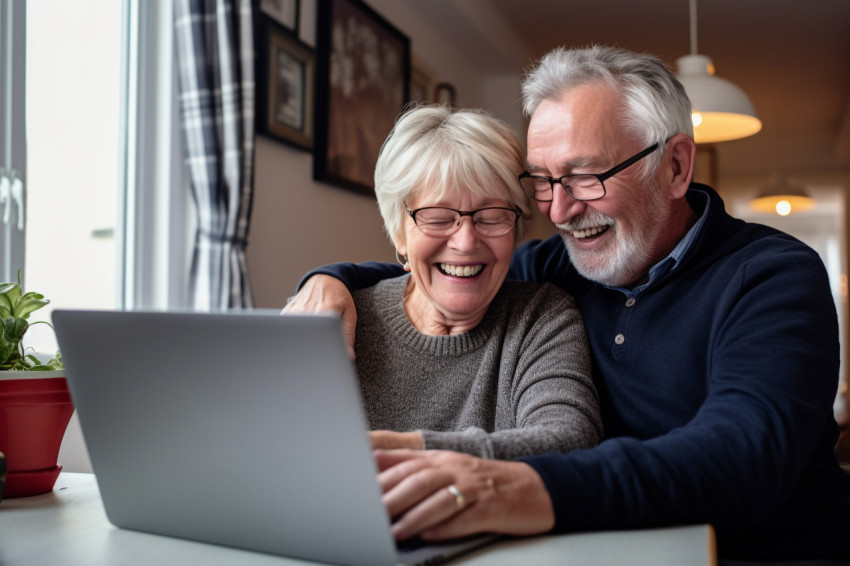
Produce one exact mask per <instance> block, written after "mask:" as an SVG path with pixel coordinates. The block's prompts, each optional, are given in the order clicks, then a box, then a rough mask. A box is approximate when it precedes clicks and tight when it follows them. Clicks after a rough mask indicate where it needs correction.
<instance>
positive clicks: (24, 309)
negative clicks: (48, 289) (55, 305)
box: [12, 293, 50, 318]
mask: <svg viewBox="0 0 850 566" xmlns="http://www.w3.org/2000/svg"><path fill="white" fill-rule="evenodd" d="M47 304H50V301H49V300H47V299H45V298H44V295H42V294H41V293H27V294H26V295H24V296H23V297H21V299H20V301H18V303H17V304H16V305H15V306H14V308H13V309H12V314H14V315H15V316H18V317H21V318H29V315H30V313H31V312H33V311H36V310H38V309H40V308H41V307H43V306H45V305H47Z"/></svg>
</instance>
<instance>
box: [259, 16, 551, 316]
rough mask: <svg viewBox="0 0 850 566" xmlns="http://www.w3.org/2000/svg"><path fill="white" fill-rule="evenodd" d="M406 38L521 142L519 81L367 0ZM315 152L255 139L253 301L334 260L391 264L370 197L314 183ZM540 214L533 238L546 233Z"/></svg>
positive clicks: (305, 30) (304, 36)
mask: <svg viewBox="0 0 850 566" xmlns="http://www.w3.org/2000/svg"><path fill="white" fill-rule="evenodd" d="M366 1H367V3H368V4H369V5H371V6H372V7H373V8H374V9H375V10H376V11H377V12H378V13H380V14H381V15H382V16H383V17H384V18H386V19H387V20H389V21H390V22H391V23H392V24H393V25H395V26H396V27H398V28H399V29H400V30H401V31H402V32H403V33H405V34H406V35H407V36H408V37H409V38H410V40H411V52H412V54H413V55H414V56H415V57H416V58H418V59H419V60H421V61H422V62H424V63H425V64H426V65H427V66H428V67H430V68H431V69H432V70H433V71H434V72H435V73H436V74H437V77H438V79H439V80H441V81H446V82H449V83H451V84H453V85H454V86H455V88H456V90H457V95H458V99H459V100H458V102H459V104H460V105H461V106H466V107H479V108H485V109H487V110H489V111H490V112H492V113H493V114H495V115H496V116H498V117H499V118H501V119H503V120H505V121H507V122H508V123H509V124H511V125H512V126H513V127H514V128H515V129H516V130H517V132H518V134H519V135H520V138H521V139H523V140H524V135H525V134H524V132H525V120H524V119H523V117H522V113H521V109H520V106H519V102H518V100H519V82H520V78H521V70H522V69H521V66H520V65H518V67H517V73H516V75H510V76H505V75H498V76H489V75H486V74H484V73H483V72H482V71H480V70H479V66H478V65H476V62H475V60H474V59H472V58H471V57H470V58H467V57H466V56H465V54H464V53H463V50H458V49H455V48H453V47H452V45H451V44H450V43H449V42H447V41H446V40H445V39H444V38H443V37H442V36H441V34H440V30H439V29H435V28H434V27H433V26H430V25H429V24H428V23H427V22H424V21H423V20H422V19H421V18H420V17H419V16H418V14H417V13H415V12H414V11H412V9H411V7H410V6H409V5H408V4H406V3H401V2H395V1H393V0H366ZM315 13H316V4H315V0H302V2H301V22H300V26H299V27H300V36H301V40H302V41H304V42H305V43H307V44H308V45H311V46H315ZM312 168H313V154H312V153H311V152H308V151H302V150H299V149H296V148H293V147H291V146H288V145H285V144H283V143H280V142H277V141H275V140H272V139H269V138H266V137H263V136H258V137H257V144H256V161H255V168H254V175H255V197H254V207H253V213H252V221H251V231H250V235H249V243H248V250H247V261H248V269H249V273H250V277H251V284H252V290H253V293H254V302H255V305H256V306H257V307H262V308H278V307H281V306H282V305H283V304H284V303H285V302H286V297H287V296H289V295H291V294H292V293H293V292H294V290H295V286H296V285H297V283H298V281H299V280H300V278H301V276H302V275H303V274H304V273H305V272H307V271H308V270H309V269H311V268H313V267H316V266H318V265H322V264H325V263H330V262H338V261H365V260H380V261H395V259H394V254H393V249H392V247H391V246H390V243H389V240H388V239H387V237H386V236H385V234H384V232H383V224H382V221H381V218H380V215H379V213H378V209H377V205H376V203H375V199H374V198H373V197H370V196H366V195H362V194H358V193H355V192H352V191H348V190H345V189H341V188H338V187H335V186H333V185H329V184H326V183H321V182H316V181H313V179H312V171H313V169H312ZM547 222H548V221H546V220H543V219H541V218H540V217H539V216H538V217H537V219H536V222H535V227H536V228H535V230H534V231H533V232H532V235H535V236H542V235H546V234H547V233H548V230H549V227H548V225H547Z"/></svg>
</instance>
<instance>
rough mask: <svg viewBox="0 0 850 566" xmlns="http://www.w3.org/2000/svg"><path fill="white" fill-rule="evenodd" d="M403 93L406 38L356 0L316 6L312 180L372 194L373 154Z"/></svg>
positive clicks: (332, 0)
mask: <svg viewBox="0 0 850 566" xmlns="http://www.w3.org/2000/svg"><path fill="white" fill-rule="evenodd" d="M409 88H410V40H409V39H408V38H407V36H405V35H403V34H402V33H401V32H400V31H399V30H397V29H396V28H395V27H393V26H392V25H391V24H390V23H389V22H387V21H386V20H385V19H384V18H382V17H381V16H380V15H379V14H378V13H376V12H375V11H374V10H372V8H370V7H369V6H367V5H366V4H364V3H363V2H362V1H361V0H319V1H318V25H317V30H316V119H315V123H316V135H315V142H316V143H315V152H314V159H313V177H314V179H316V180H318V181H324V182H327V183H332V184H334V185H337V186H340V187H344V188H348V189H352V190H355V191H359V192H362V193H364V194H370V195H374V187H373V185H374V183H373V179H374V173H375V162H376V161H377V159H378V152H379V151H380V149H381V145H382V144H383V143H384V140H385V139H386V137H387V134H389V133H390V131H391V130H392V128H393V125H394V124H395V120H396V118H397V117H398V115H399V114H400V113H401V112H402V110H403V109H404V105H405V104H406V103H407V101H408V93H409Z"/></svg>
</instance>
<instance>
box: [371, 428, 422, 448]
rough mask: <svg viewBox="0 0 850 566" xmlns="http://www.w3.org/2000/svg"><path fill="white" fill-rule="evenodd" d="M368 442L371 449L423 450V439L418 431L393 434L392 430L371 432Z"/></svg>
mask: <svg viewBox="0 0 850 566" xmlns="http://www.w3.org/2000/svg"><path fill="white" fill-rule="evenodd" d="M369 440H370V441H371V442H372V449H373V450H377V449H379V448H382V449H384V450H392V449H394V448H409V449H410V450H424V449H425V439H424V438H423V437H422V433H421V432H419V431H413V432H394V431H392V430H373V431H370V432H369Z"/></svg>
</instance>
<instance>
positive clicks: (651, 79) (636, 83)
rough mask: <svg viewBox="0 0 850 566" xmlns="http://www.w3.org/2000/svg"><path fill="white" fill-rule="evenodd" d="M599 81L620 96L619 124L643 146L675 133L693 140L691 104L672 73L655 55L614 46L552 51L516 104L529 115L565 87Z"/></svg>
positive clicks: (652, 160)
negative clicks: (621, 108)
mask: <svg viewBox="0 0 850 566" xmlns="http://www.w3.org/2000/svg"><path fill="white" fill-rule="evenodd" d="M596 82H601V83H603V84H606V85H608V86H610V87H611V88H612V89H614V91H616V92H618V93H620V94H621V95H622V97H623V102H624V105H625V108H626V111H625V112H624V115H623V122H624V123H623V126H624V127H625V128H626V130H627V131H628V132H630V133H631V134H633V135H634V136H635V137H637V138H638V139H642V140H643V145H644V146H647V147H648V146H650V145H652V144H653V143H658V144H659V145H663V144H664V142H665V140H667V139H668V138H669V137H671V136H673V135H675V134H680V133H681V134H688V135H690V136H693V123H692V121H691V102H690V100H689V99H688V95H687V94H686V93H685V89H684V87H683V86H682V84H681V83H680V82H679V81H678V79H676V75H674V74H673V72H672V71H671V70H670V69H669V68H668V67H667V66H666V65H665V64H664V63H663V62H662V61H661V60H660V59H658V58H657V57H654V56H652V55H647V54H644V53H633V52H630V51H625V50H622V49H618V48H615V47H605V46H599V45H594V46H591V47H588V48H584V49H567V48H564V47H558V48H556V49H554V50H552V51H550V52H549V53H547V54H546V55H544V56H543V58H542V59H541V60H540V62H539V63H538V64H537V65H536V66H535V67H534V68H532V69H531V70H530V71H529V72H528V73H527V74H526V77H525V80H524V81H523V84H522V101H523V102H522V104H523V110H524V112H525V113H526V115H528V116H531V115H532V114H533V113H534V111H535V110H536V109H537V107H538V106H539V105H540V103H541V102H543V101H544V100H559V99H560V98H561V97H562V96H563V95H564V93H566V92H567V91H568V90H569V89H571V88H573V87H577V86H581V85H586V84H590V83H596ZM660 159H661V152H655V153H653V154H652V155H650V156H648V157H647V159H646V160H645V161H644V163H642V164H641V167H642V170H641V174H642V175H644V176H648V175H649V174H651V173H652V172H653V171H654V170H655V168H656V167H657V166H658V163H659V162H660Z"/></svg>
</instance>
